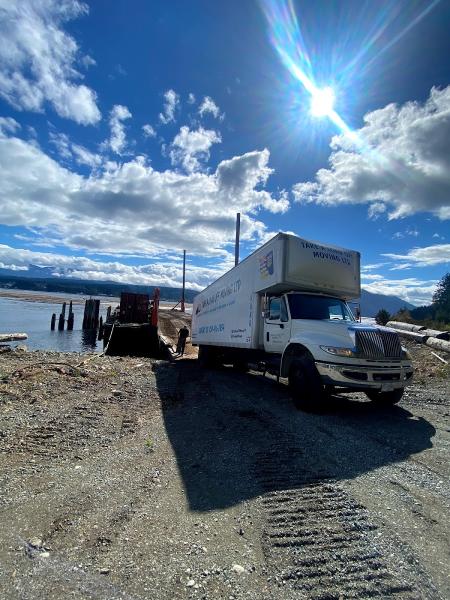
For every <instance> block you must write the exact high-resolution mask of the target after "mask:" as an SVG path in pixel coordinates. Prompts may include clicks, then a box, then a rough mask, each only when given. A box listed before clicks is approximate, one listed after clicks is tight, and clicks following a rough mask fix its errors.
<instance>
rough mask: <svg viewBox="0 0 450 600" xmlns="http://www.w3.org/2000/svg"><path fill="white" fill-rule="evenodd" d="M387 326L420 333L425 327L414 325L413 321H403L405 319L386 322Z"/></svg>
mask: <svg viewBox="0 0 450 600" xmlns="http://www.w3.org/2000/svg"><path fill="white" fill-rule="evenodd" d="M386 327H392V329H401V330H402V331H412V332H414V333H418V332H419V331H422V330H423V329H425V327H424V326H423V325H413V323H403V321H389V322H388V323H386Z"/></svg>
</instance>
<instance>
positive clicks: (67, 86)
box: [0, 0, 101, 125]
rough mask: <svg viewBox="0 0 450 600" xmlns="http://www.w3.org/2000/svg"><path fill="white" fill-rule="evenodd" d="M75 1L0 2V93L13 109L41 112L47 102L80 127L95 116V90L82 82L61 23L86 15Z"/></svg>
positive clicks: (74, 48) (77, 53) (72, 43)
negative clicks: (79, 81)
mask: <svg viewBox="0 0 450 600" xmlns="http://www.w3.org/2000/svg"><path fill="white" fill-rule="evenodd" d="M87 11H88V7H87V5H86V4H84V3H83V2H79V1H77V0H65V1H64V2H59V1H58V0H8V1H4V2H2V3H1V6H0V40H1V41H0V95H1V96H2V97H3V98H4V99H5V100H6V101H7V102H9V104H11V105H12V106H14V108H16V109H17V110H30V111H37V112H42V111H43V109H44V105H45V103H46V102H48V103H50V104H51V105H52V107H53V109H54V110H55V111H56V112H57V113H58V115H59V116H60V117H64V118H67V119H72V120H74V121H76V122H77V123H80V124H82V125H88V124H93V123H97V122H98V121H99V120H100V118H101V114H100V111H99V109H98V107H97V104H96V94H95V92H94V91H93V90H92V89H90V88H89V87H87V86H86V85H84V84H80V83H78V82H77V83H75V82H76V81H77V80H79V79H80V78H81V74H80V73H79V72H78V71H77V70H76V63H77V61H78V62H80V63H82V62H83V60H84V63H85V64H86V61H88V62H90V64H92V59H91V58H90V57H86V56H85V57H83V56H82V55H81V54H80V51H79V48H78V45H77V43H76V41H75V40H74V38H73V37H72V36H70V35H69V34H67V33H66V32H65V31H64V30H63V29H62V25H63V24H64V23H65V22H67V21H70V20H71V19H75V18H77V17H79V16H82V15H84V14H86V13H87Z"/></svg>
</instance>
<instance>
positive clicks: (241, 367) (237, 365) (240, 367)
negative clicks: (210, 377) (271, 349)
mask: <svg viewBox="0 0 450 600" xmlns="http://www.w3.org/2000/svg"><path fill="white" fill-rule="evenodd" d="M233 369H234V370H235V371H238V373H247V372H248V363H247V362H245V361H244V360H235V361H234V362H233Z"/></svg>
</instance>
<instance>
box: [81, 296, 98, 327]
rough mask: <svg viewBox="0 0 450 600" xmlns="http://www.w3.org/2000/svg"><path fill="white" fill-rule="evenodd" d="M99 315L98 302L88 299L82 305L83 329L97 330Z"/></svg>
mask: <svg viewBox="0 0 450 600" xmlns="http://www.w3.org/2000/svg"><path fill="white" fill-rule="evenodd" d="M99 313H100V300H93V299H92V298H89V300H86V303H85V305H84V316H83V329H97V327H98V319H99Z"/></svg>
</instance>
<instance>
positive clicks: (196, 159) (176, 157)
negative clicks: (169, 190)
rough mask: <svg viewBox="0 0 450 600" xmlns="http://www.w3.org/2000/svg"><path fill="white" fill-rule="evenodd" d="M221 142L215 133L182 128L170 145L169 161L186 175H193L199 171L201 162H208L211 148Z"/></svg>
mask: <svg viewBox="0 0 450 600" xmlns="http://www.w3.org/2000/svg"><path fill="white" fill-rule="evenodd" d="M221 141H222V138H221V137H220V133H218V132H217V131H213V130H211V129H203V127H199V128H198V129H197V130H191V129H189V127H187V126H183V127H182V128H181V129H180V131H179V132H178V133H177V135H176V136H175V138H174V140H173V142H172V144H171V150H170V152H169V156H170V160H171V162H172V164H173V165H179V164H180V165H182V166H183V168H184V169H185V170H186V171H187V172H188V173H193V172H194V171H198V170H199V169H200V167H201V162H203V161H207V160H209V151H210V148H211V146H212V145H213V144H220V143H221Z"/></svg>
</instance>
